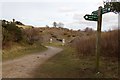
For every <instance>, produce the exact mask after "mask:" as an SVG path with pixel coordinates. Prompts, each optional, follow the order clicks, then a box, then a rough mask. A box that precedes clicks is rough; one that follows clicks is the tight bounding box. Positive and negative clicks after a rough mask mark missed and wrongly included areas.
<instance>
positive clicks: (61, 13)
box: [0, 0, 118, 31]
mask: <svg viewBox="0 0 120 80" xmlns="http://www.w3.org/2000/svg"><path fill="white" fill-rule="evenodd" d="M99 6H103V0H1V1H0V19H6V20H8V21H11V20H12V19H13V18H14V19H16V20H17V21H21V22H22V23H24V24H27V25H33V26H35V27H44V26H46V25H48V26H52V24H53V22H54V21H55V22H57V23H59V22H61V23H64V27H65V28H69V29H74V30H78V29H81V30H84V29H85V28H86V27H90V28H93V29H95V30H96V28H97V22H95V21H87V20H85V19H84V18H83V16H84V15H85V14H91V12H92V11H95V10H97V9H98V7H99ZM117 27H118V14H115V13H112V12H110V13H107V14H104V15H103V21H102V30H103V31H104V30H111V29H115V28H117Z"/></svg>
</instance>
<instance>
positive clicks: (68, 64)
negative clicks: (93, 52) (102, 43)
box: [34, 47, 118, 78]
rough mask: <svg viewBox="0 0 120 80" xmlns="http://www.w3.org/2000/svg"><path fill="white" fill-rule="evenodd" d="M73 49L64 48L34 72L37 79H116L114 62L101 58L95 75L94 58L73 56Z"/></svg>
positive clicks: (115, 64)
mask: <svg viewBox="0 0 120 80" xmlns="http://www.w3.org/2000/svg"><path fill="white" fill-rule="evenodd" d="M75 54H76V52H75V51H74V49H73V48H70V47H66V48H65V49H64V50H63V51H62V52H60V53H58V54H57V55H56V56H54V57H53V58H51V59H49V60H48V61H47V62H46V63H44V64H43V65H42V66H39V67H38V68H37V69H36V70H35V73H34V74H35V77H37V78H97V77H100V78H116V77H117V76H118V74H117V71H118V66H117V65H118V64H117V62H116V61H114V60H109V59H106V58H104V57H101V61H100V74H99V75H97V74H96V73H95V56H86V57H80V58H79V59H78V58H77V57H76V56H75Z"/></svg>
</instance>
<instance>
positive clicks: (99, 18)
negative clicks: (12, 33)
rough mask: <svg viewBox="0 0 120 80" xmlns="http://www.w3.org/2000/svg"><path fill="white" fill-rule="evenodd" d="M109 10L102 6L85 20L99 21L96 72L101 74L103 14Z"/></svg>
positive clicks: (86, 16) (87, 15)
mask: <svg viewBox="0 0 120 80" xmlns="http://www.w3.org/2000/svg"><path fill="white" fill-rule="evenodd" d="M107 12H109V11H107V9H104V8H102V6H100V7H99V8H98V10H97V11H93V12H92V13H91V15H89V14H86V15H85V16H84V18H85V20H89V21H97V34H96V72H97V73H99V58H100V52H101V50H100V48H101V26H102V14H104V13H107Z"/></svg>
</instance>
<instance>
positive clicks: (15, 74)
mask: <svg viewBox="0 0 120 80" xmlns="http://www.w3.org/2000/svg"><path fill="white" fill-rule="evenodd" d="M47 48H48V50H47V51H45V52H41V53H35V54H30V55H27V56H24V57H22V58H19V59H14V60H10V61H7V62H4V63H3V64H2V77H3V78H34V75H33V74H32V72H33V71H35V69H36V68H37V67H38V66H40V64H42V63H44V62H45V61H46V60H48V59H49V58H51V57H52V56H54V55H55V54H57V53H59V52H60V51H62V49H61V48H56V47H50V46H47Z"/></svg>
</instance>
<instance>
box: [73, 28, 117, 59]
mask: <svg viewBox="0 0 120 80" xmlns="http://www.w3.org/2000/svg"><path fill="white" fill-rule="evenodd" d="M75 46H76V50H77V52H78V55H79V56H81V55H82V56H87V55H92V54H95V46H96V37H95V36H85V37H81V38H79V40H77V41H76V44H75ZM101 55H102V56H106V57H115V58H117V57H118V30H114V31H109V32H103V33H102V35H101Z"/></svg>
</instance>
